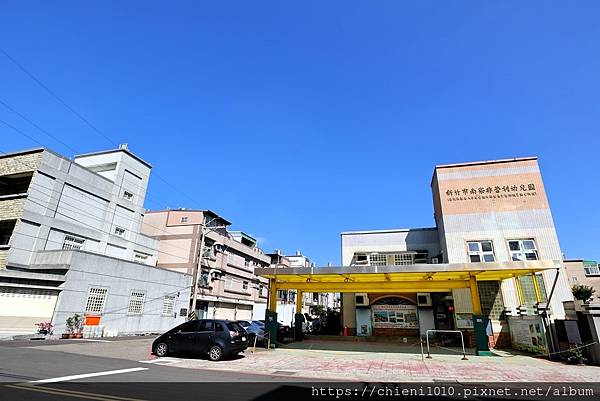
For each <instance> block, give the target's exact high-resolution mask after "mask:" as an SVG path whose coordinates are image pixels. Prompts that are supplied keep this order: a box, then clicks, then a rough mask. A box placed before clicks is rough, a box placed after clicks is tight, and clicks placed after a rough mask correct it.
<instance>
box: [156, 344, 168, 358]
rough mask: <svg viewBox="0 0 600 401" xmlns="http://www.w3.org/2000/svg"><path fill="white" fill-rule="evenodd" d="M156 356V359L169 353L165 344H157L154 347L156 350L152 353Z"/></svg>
mask: <svg viewBox="0 0 600 401" xmlns="http://www.w3.org/2000/svg"><path fill="white" fill-rule="evenodd" d="M154 353H155V354H156V356H158V357H163V356H167V354H168V353H169V347H168V346H167V344H165V343H159V344H158V345H157V346H156V350H155V352H154Z"/></svg>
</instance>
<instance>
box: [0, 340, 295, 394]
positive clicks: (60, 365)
mask: <svg viewBox="0 0 600 401" xmlns="http://www.w3.org/2000/svg"><path fill="white" fill-rule="evenodd" d="M32 345H37V344H31V343H27V342H24V343H22V342H18V343H17V342H6V343H0V399H2V400H12V399H15V400H16V399H18V400H23V399H27V400H30V399H33V400H38V399H40V400H54V399H57V400H58V399H60V400H64V399H76V398H80V399H99V400H103V399H111V400H113V401H114V400H123V399H128V400H131V399H136V400H137V399H143V400H161V399H178V398H179V396H180V397H181V399H188V398H189V396H190V394H194V395H196V396H197V395H200V394H201V395H202V399H205V400H212V399H231V400H251V399H253V400H262V399H270V398H264V397H265V396H267V395H268V394H273V392H274V391H275V392H277V391H278V389H281V388H286V389H290V388H293V387H295V385H284V384H282V383H277V382H292V381H293V378H286V377H282V376H269V375H260V374H252V373H237V372H223V371H211V370H200V369H181V368H177V367H174V366H162V365H158V364H150V363H140V362H138V361H134V360H130V359H129V360H128V359H119V358H106V357H99V356H89V355H81V354H75V353H67V352H61V351H47V350H42V349H38V348H36V347H35V346H34V347H31V346H32ZM88 375H94V376H88ZM70 376H71V377H70ZM44 380H46V381H48V382H40V381H44ZM35 382H38V383H35ZM194 398H196V397H194Z"/></svg>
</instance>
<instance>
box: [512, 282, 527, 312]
mask: <svg viewBox="0 0 600 401" xmlns="http://www.w3.org/2000/svg"><path fill="white" fill-rule="evenodd" d="M514 279H515V287H516V288H517V296H518V297H519V306H523V305H524V304H525V302H524V301H523V291H522V290H521V282H520V281H519V277H515V278H514Z"/></svg>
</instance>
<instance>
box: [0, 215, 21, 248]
mask: <svg viewBox="0 0 600 401" xmlns="http://www.w3.org/2000/svg"><path fill="white" fill-rule="evenodd" d="M16 222H17V221H16V220H4V221H1V222H0V245H8V243H9V242H10V237H11V236H12V233H13V230H14V229H15V224H16Z"/></svg>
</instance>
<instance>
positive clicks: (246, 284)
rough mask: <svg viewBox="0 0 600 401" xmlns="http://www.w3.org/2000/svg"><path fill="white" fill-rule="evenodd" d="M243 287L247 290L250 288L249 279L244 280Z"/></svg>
mask: <svg viewBox="0 0 600 401" xmlns="http://www.w3.org/2000/svg"><path fill="white" fill-rule="evenodd" d="M242 289H243V290H247V289H248V282H247V281H244V282H243V283H242Z"/></svg>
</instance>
